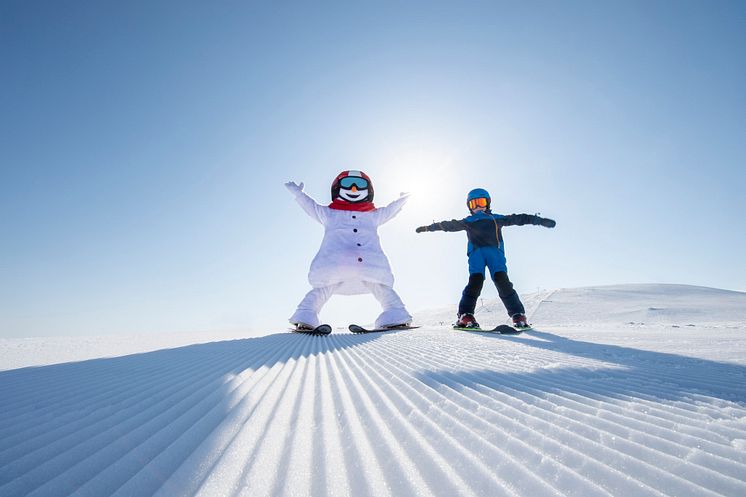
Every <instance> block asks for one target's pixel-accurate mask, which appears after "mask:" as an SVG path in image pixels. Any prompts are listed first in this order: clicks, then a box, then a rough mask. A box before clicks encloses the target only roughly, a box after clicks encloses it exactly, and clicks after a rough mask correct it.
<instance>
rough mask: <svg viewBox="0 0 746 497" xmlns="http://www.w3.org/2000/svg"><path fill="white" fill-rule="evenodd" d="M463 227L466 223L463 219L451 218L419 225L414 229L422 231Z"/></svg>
mask: <svg viewBox="0 0 746 497" xmlns="http://www.w3.org/2000/svg"><path fill="white" fill-rule="evenodd" d="M465 229H466V223H465V222H464V221H461V220H458V219H451V220H450V221H440V222H439V223H433V224H429V225H427V226H420V227H419V228H417V229H416V230H415V231H416V232H417V233H422V232H423V231H464V230H465Z"/></svg>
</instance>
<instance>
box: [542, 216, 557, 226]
mask: <svg viewBox="0 0 746 497" xmlns="http://www.w3.org/2000/svg"><path fill="white" fill-rule="evenodd" d="M539 224H540V225H542V226H544V227H545V228H554V227H555V226H557V222H556V221H555V220H554V219H548V218H545V217H543V218H541V221H539Z"/></svg>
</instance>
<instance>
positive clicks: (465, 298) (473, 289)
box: [458, 249, 487, 316]
mask: <svg viewBox="0 0 746 497" xmlns="http://www.w3.org/2000/svg"><path fill="white" fill-rule="evenodd" d="M486 265H487V261H486V259H485V258H484V251H483V250H482V249H474V250H473V251H472V252H471V253H470V254H469V283H467V284H466V288H464V291H463V292H461V302H459V304H458V315H459V316H461V315H462V314H474V309H476V307H477V299H478V298H479V296H480V295H481V294H482V286H483V285H484V267H485V266H486Z"/></svg>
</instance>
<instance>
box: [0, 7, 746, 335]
mask: <svg viewBox="0 0 746 497" xmlns="http://www.w3.org/2000/svg"><path fill="white" fill-rule="evenodd" d="M0 63H1V64H2V71H1V72H2V75H0V116H1V117H0V131H1V132H0V214H1V215H0V230H1V231H0V240H1V243H0V337H3V336H5V337H12V336H35V335H58V334H63V335H64V334H101V333H133V332H156V331H194V330H213V329H214V330H218V329H244V328H252V327H253V328H257V327H265V328H266V327H269V328H272V329H274V328H277V329H278V330H282V329H284V327H285V323H286V319H287V317H288V316H289V315H290V314H291V313H292V311H293V310H294V308H295V305H296V304H297V303H298V301H299V300H300V299H301V298H302V297H303V295H304V294H305V292H306V291H307V290H308V288H309V287H308V283H307V280H306V274H307V271H308V267H309V264H310V261H311V259H312V258H313V255H314V254H315V252H316V249H317V248H318V245H319V243H320V240H321V236H322V229H321V227H320V226H319V225H317V224H315V223H314V222H313V221H312V220H311V219H310V218H308V217H307V216H306V215H305V214H304V213H303V212H302V210H301V209H300V208H299V207H298V206H297V205H296V204H295V203H294V202H293V200H292V197H291V196H290V194H289V193H288V192H287V191H286V190H285V188H284V187H283V183H284V182H286V181H288V180H295V181H298V182H300V181H304V182H305V184H306V189H307V192H308V193H309V194H311V195H312V196H314V197H315V198H316V199H317V200H319V201H320V202H324V203H326V202H328V201H329V200H330V199H329V185H330V183H331V181H332V179H333V178H334V177H335V176H336V174H337V173H339V172H340V171H342V170H345V169H362V170H363V171H365V172H367V173H368V174H369V175H370V176H371V177H372V179H373V182H374V184H375V187H376V202H377V203H378V204H386V203H388V202H390V201H392V200H394V199H395V198H396V197H397V196H398V194H399V192H401V191H409V192H412V193H413V196H412V199H411V201H410V202H409V204H408V205H407V206H406V207H405V210H404V211H403V212H402V213H401V214H400V215H399V216H398V217H397V218H395V219H394V220H393V221H391V222H390V223H389V224H388V225H386V226H384V227H382V228H381V231H380V235H381V239H382V243H383V246H384V249H385V250H386V252H387V254H388V255H389V258H390V260H391V264H392V266H393V268H394V272H395V275H396V278H397V283H396V285H395V288H396V289H397V291H399V293H400V294H401V296H402V298H403V299H404V301H405V303H407V305H408V307H409V308H410V310H413V311H415V310H418V309H424V308H430V307H438V306H443V305H448V304H453V303H455V302H457V301H458V298H459V296H460V293H461V290H462V289H463V286H464V285H465V283H466V277H467V274H466V256H465V245H466V241H465V236H464V235H463V234H455V233H448V234H447V233H426V234H415V233H414V228H415V227H416V226H419V225H421V224H427V223H430V222H432V221H433V220H441V219H451V218H460V217H463V216H465V215H466V214H467V212H466V209H465V206H464V198H465V195H466V192H467V191H468V190H470V189H471V188H475V187H483V188H486V189H488V190H489V191H490V192H491V193H492V196H493V210H494V211H495V212H501V213H511V212H528V213H536V212H540V213H541V214H542V215H543V216H546V217H551V218H554V219H556V220H557V222H558V226H557V228H556V229H554V230H547V229H543V228H539V227H532V226H526V227H513V228H507V229H506V232H505V236H506V243H507V252H508V266H509V272H510V275H511V278H512V280H513V281H514V283H515V285H516V287H517V288H518V289H519V290H520V291H521V292H530V291H536V289H537V288H555V287H576V286H586V285H601V284H616V283H628V282H629V283H632V282H634V283H685V284H694V285H704V286H712V287H719V288H727V289H733V290H741V291H746V270H744V269H745V268H744V262H743V256H742V255H741V254H742V252H743V247H744V246H745V245H746V229H744V222H743V215H744V214H743V213H744V207H746V206H745V204H746V200H744V199H745V198H746V195H744V194H743V192H742V190H743V188H744V185H745V184H746V173H745V172H744V171H745V170H746V168H745V167H744V166H746V147H745V145H744V144H745V143H746V92H744V88H746V4H744V3H743V2H723V1H717V2H627V1H625V2H621V1H620V2H590V1H589V2H497V1H495V2H437V1H434V2H209V3H208V2H183V1H179V2H150V1H149V2H108V1H107V2H101V1H96V2H93V1H90V2H89V1H77V2H57V1H48V2H43V1H31V2H24V1H4V2H2V4H0ZM483 295H484V296H485V297H488V298H494V297H496V291H495V289H494V288H492V287H490V286H487V285H486V286H485V291H484V292H483ZM378 310H379V309H378V307H377V303H376V302H375V301H374V300H373V299H372V297H369V296H361V297H334V298H333V299H332V301H331V302H330V303H329V304H328V305H327V308H326V309H325V311H324V313H322V318H324V319H326V320H328V321H331V322H332V323H333V324H337V325H342V324H345V323H347V322H348V321H350V320H358V321H363V322H370V321H372V320H373V319H374V318H375V316H376V315H377V313H378ZM358 318H359V319H358Z"/></svg>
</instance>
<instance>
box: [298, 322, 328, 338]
mask: <svg viewBox="0 0 746 497" xmlns="http://www.w3.org/2000/svg"><path fill="white" fill-rule="evenodd" d="M292 331H293V332H294V333H303V334H304V335H316V336H324V335H328V334H329V333H331V332H332V327H331V326H329V325H328V324H320V325H318V326H317V327H316V328H293V329H292Z"/></svg>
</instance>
